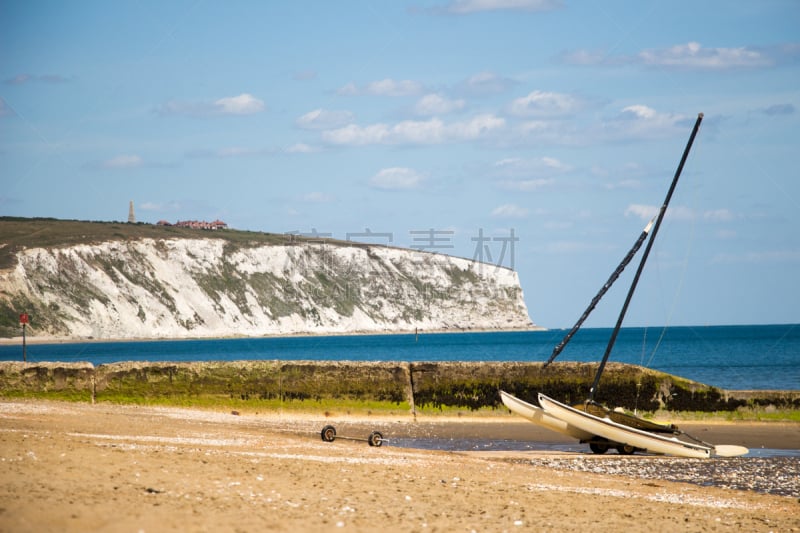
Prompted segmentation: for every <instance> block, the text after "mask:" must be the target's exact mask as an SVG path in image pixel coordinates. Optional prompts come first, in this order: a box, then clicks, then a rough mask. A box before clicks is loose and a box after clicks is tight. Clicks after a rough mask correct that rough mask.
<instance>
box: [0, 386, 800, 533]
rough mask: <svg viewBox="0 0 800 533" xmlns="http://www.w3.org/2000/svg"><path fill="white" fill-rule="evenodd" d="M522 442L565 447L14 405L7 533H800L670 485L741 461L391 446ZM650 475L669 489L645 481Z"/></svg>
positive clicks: (3, 406)
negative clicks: (325, 434)
mask: <svg viewBox="0 0 800 533" xmlns="http://www.w3.org/2000/svg"><path fill="white" fill-rule="evenodd" d="M325 424H334V425H335V427H336V428H337V435H340V436H346V435H353V436H359V437H360V436H362V434H363V433H364V431H366V430H368V429H369V430H370V431H372V430H380V431H381V432H382V433H383V435H384V437H386V438H388V439H389V442H388V443H387V444H386V445H385V446H380V447H370V446H368V445H367V444H366V443H364V442H358V441H350V440H344V439H341V438H340V439H336V440H335V442H323V441H322V439H321V438H320V429H321V428H322V427H323V425H325ZM698 424H699V423H698ZM692 426H693V428H694V429H695V430H696V429H698V427H697V425H696V424H692ZM727 430H735V431H734V432H735V433H736V434H739V435H741V436H742V437H741V438H742V439H745V440H746V439H751V438H754V439H756V440H755V441H752V442H762V443H763V444H764V445H765V446H769V447H773V446H779V445H781V443H785V442H787V440H786V439H787V438H788V439H789V441H788V442H790V443H795V442H797V440H798V439H800V424H773V423H770V424H751V423H746V424H742V423H730V424H714V425H709V426H707V428H706V430H705V431H703V433H704V436H708V437H709V438H711V437H724V436H725V434H724V431H727ZM720 432H722V433H720ZM515 433H518V434H519V435H524V438H526V439H530V440H531V441H535V442H545V441H541V440H540V439H550V440H549V441H548V442H555V441H559V439H560V440H561V441H563V440H564V437H562V436H560V435H557V434H553V433H552V432H547V431H546V430H543V429H541V428H537V427H536V426H534V425H533V424H530V423H527V422H525V421H519V422H511V423H509V422H508V421H507V420H506V421H501V420H499V419H469V418H466V419H465V417H447V418H443V417H429V418H428V417H417V419H416V420H413V419H411V420H409V419H408V418H406V417H402V419H400V420H398V419H397V417H391V416H381V417H369V416H363V415H360V416H328V417H326V416H324V415H323V414H314V413H306V414H298V413H287V412H282V413H281V412H277V413H276V412H270V413H259V414H256V413H244V414H237V413H233V412H221V411H209V410H198V409H185V408H171V407H144V406H133V405H116V404H108V403H98V404H89V403H67V402H50V401H41V400H21V401H20V400H14V401H12V400H2V401H0V465H2V466H0V468H2V469H3V471H4V473H3V480H4V483H3V484H0V502H2V505H0V507H2V512H0V530H3V531H23V530H25V531H32V530H37V531H67V532H69V531H87V530H102V531H131V530H133V531H186V530H193V531H233V530H237V531H256V530H264V529H267V530H273V531H298V530H304V531H330V530H333V529H335V530H344V531H366V530H375V529H376V528H377V529H380V530H386V531H455V530H465V529H466V530H467V531H469V530H476V531H512V530H525V529H530V530H542V529H548V530H560V531H578V530H582V531H585V530H587V529H591V528H597V527H602V528H604V529H617V530H626V529H630V528H636V527H640V526H641V517H643V516H647V517H648V523H650V524H653V525H654V526H653V528H652V529H653V530H654V531H675V530H685V529H686V528H689V529H691V530H695V531H704V530H709V531H710V530H715V531H740V530H747V531H786V530H792V529H793V528H795V529H796V528H800V518H799V517H798V513H797V510H798V498H797V497H796V496H785V495H783V496H781V495H775V494H768V493H767V494H765V493H763V491H762V492H759V491H755V490H746V489H745V490H731V489H728V488H721V487H716V486H702V484H703V483H704V482H705V481H707V480H706V479H705V478H703V479H698V480H696V481H698V482H697V483H686V482H676V481H674V480H673V478H671V477H670V476H667V475H666V474H665V473H664V472H665V471H666V470H665V469H666V467H668V466H669V467H670V468H680V469H682V471H686V472H688V474H687V473H686V472H684V476H685V475H689V476H692V475H696V476H706V475H709V474H708V473H707V471H708V469H711V472H712V475H713V476H717V477H720V476H721V474H722V473H723V472H727V471H730V469H731V468H737V467H736V464H735V463H732V462H731V460H719V459H717V460H714V459H712V460H685V459H674V458H664V457H655V456H640V455H635V456H627V457H623V456H619V455H617V454H613V453H610V454H607V455H604V456H594V455H591V454H586V453H576V452H554V451H525V452H519V451H511V452H504V451H488V452H486V451H454V452H448V451H439V450H425V449H417V448H404V447H398V446H396V445H393V444H392V442H391V439H392V438H396V439H398V438H400V437H401V436H405V437H414V435H416V436H417V438H421V437H423V436H427V437H428V438H441V439H451V440H458V439H466V438H482V437H484V438H485V437H490V436H491V437H493V438H497V437H500V436H503V437H509V436H511V437H512V438H513V435H514V434H515ZM745 434H747V435H750V436H749V437H744V435H745ZM758 435H760V437H759V436H758ZM363 436H366V434H364V435H363ZM620 461H622V462H623V465H624V469H623V470H622V471H620V466H619V462H620ZM741 461H742V463H741V464H742V465H745V466H746V465H748V464H752V463H753V461H755V459H753V460H750V459H748V458H742V459H741ZM776 461H777V460H776ZM782 461H783V462H782V463H779V464H778V466H779V467H780V470H778V471H780V472H785V474H786V475H788V476H790V478H793V477H794V476H796V474H797V471H798V464H800V459H798V458H796V457H794V458H784V459H782ZM773 463H774V461H772V462H768V463H767V464H773ZM577 467H580V469H583V471H580V470H579V468H577ZM586 467H589V468H590V469H591V471H586ZM759 468H761V465H760V464H759ZM687 469H688V470H687ZM699 469H705V470H699ZM646 470H652V471H654V472H655V474H654V475H655V476H656V477H655V478H653V477H645V476H643V475H640V474H639V473H640V472H645V471H646ZM759 471H760V470H759ZM620 472H622V473H620ZM703 472H706V473H703ZM734 474H735V471H734ZM763 477H773V478H774V477H777V476H776V475H775V474H774V472H773V473H771V474H770V473H769V472H765V473H764V474H763ZM676 479H678V478H676ZM679 479H684V480H685V479H686V478H685V477H684V478H679ZM689 480H690V481H691V478H689ZM765 481H770V480H769V479H765ZM712 484H713V483H712Z"/></svg>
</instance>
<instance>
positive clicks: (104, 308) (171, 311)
mask: <svg viewBox="0 0 800 533" xmlns="http://www.w3.org/2000/svg"><path fill="white" fill-rule="evenodd" d="M16 259H17V262H16V266H15V267H13V268H12V269H10V270H6V271H3V272H0V311H2V312H3V313H19V312H22V311H26V312H27V313H29V314H30V315H31V327H30V328H29V330H28V334H29V335H34V336H52V337H69V338H86V337H93V338H121V339H126V338H186V337H228V336H238V335H242V336H261V335H270V334H300V333H347V332H393V331H407V330H410V331H413V330H415V329H416V328H419V329H420V330H427V331H430V330H459V329H511V328H528V327H532V326H533V325H532V323H531V320H530V318H529V316H528V311H527V308H526V306H525V302H524V300H523V295H522V290H521V288H520V285H519V279H518V277H517V274H516V272H514V271H511V270H508V269H505V268H500V267H496V266H494V265H489V264H485V263H477V262H473V261H469V260H466V259H460V258H453V257H449V256H444V255H439V254H431V253H426V252H418V251H414V250H403V249H397V248H388V247H381V246H366V245H352V246H349V245H347V244H345V243H325V244H322V243H309V242H300V243H295V244H284V245H267V244H253V245H251V246H248V245H243V244H241V243H233V242H229V241H225V240H223V239H141V240H134V241H109V242H104V243H99V244H82V245H75V246H70V247H58V248H31V249H27V250H23V251H20V252H18V253H17V254H16Z"/></svg>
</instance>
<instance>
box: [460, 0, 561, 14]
mask: <svg viewBox="0 0 800 533" xmlns="http://www.w3.org/2000/svg"><path fill="white" fill-rule="evenodd" d="M561 5H562V3H561V2H560V1H559V0H453V1H452V2H451V3H450V4H449V5H448V6H447V7H446V11H447V12H448V13H455V14H458V15H464V14H468V13H477V12H480V11H500V10H513V11H549V10H552V9H556V8H559V7H561Z"/></svg>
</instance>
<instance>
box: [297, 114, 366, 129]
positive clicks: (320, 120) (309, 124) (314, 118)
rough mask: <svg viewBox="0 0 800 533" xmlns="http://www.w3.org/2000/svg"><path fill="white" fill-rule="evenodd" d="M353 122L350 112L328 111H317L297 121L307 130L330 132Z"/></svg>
mask: <svg viewBox="0 0 800 533" xmlns="http://www.w3.org/2000/svg"><path fill="white" fill-rule="evenodd" d="M352 121H353V114H352V113H351V112H349V111H328V110H326V109H315V110H313V111H309V112H308V113H306V114H305V115H303V116H301V117H300V118H298V119H297V125H298V126H299V127H301V128H303V129H307V130H328V129H332V128H339V127H342V126H344V125H345V124H349V123H350V122H352Z"/></svg>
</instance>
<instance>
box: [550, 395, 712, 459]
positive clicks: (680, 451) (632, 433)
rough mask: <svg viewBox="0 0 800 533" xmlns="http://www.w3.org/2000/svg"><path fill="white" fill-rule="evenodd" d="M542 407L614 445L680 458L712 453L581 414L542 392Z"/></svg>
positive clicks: (708, 456)
mask: <svg viewBox="0 0 800 533" xmlns="http://www.w3.org/2000/svg"><path fill="white" fill-rule="evenodd" d="M539 405H541V406H542V410H543V411H544V414H545V415H547V416H549V417H551V418H555V419H557V420H560V421H562V422H563V423H565V424H567V425H568V426H571V427H573V428H577V429H578V430H580V431H583V432H586V433H589V434H591V435H596V436H598V437H603V438H605V439H608V440H609V441H612V442H619V443H622V444H627V445H628V446H633V447H634V448H640V449H642V450H647V451H649V452H652V453H662V454H666V455H674V456H677V457H692V458H697V459H708V458H710V457H711V455H712V453H713V448H711V447H709V446H703V445H701V444H694V443H691V442H685V441H682V440H679V439H677V438H675V437H667V436H665V435H659V434H656V433H649V432H647V431H642V430H640V429H636V428H632V427H628V426H624V425H622V424H618V423H616V422H614V421H612V420H610V419H608V418H599V417H596V416H594V415H592V414H589V413H585V412H583V411H579V410H578V409H575V408H573V407H570V406H568V405H564V404H563V403H560V402H557V401H555V400H553V399H552V398H548V397H547V396H545V395H544V394H541V393H540V394H539Z"/></svg>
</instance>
